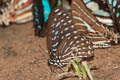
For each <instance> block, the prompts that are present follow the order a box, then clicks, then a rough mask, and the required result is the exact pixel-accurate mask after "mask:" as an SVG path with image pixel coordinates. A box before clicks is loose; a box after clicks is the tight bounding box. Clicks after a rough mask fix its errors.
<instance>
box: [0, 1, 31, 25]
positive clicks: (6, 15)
mask: <svg viewBox="0 0 120 80" xmlns="http://www.w3.org/2000/svg"><path fill="white" fill-rule="evenodd" d="M5 5H6V6H4V7H2V8H0V11H1V15H0V17H1V21H0V23H1V25H5V26H8V25H10V23H26V22H28V21H31V20H32V19H33V17H32V5H33V4H32V0H9V1H7V2H6V3H5Z"/></svg>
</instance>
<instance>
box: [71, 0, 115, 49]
mask: <svg viewBox="0 0 120 80" xmlns="http://www.w3.org/2000/svg"><path fill="white" fill-rule="evenodd" d="M72 15H73V21H74V23H75V26H77V28H78V29H84V30H88V32H89V34H88V36H87V37H88V38H89V39H92V41H93V43H95V45H99V43H100V44H103V46H106V47H110V39H112V38H114V36H113V35H114V34H115V33H114V32H112V31H111V30H109V29H108V27H107V26H105V25H103V24H102V23H100V22H99V21H98V20H97V18H96V17H95V16H94V15H93V14H91V13H90V11H89V10H88V9H87V8H86V6H85V4H84V3H83V2H82V1H81V0H73V1H72ZM95 36H98V37H95ZM96 39H97V40H96ZM97 43H98V44H97ZM104 44H105V45H104ZM98 47H99V46H98Z"/></svg>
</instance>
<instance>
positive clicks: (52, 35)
mask: <svg viewBox="0 0 120 80" xmlns="http://www.w3.org/2000/svg"><path fill="white" fill-rule="evenodd" d="M67 25H69V26H67ZM72 28H74V25H73V23H72V19H71V16H70V14H69V13H68V12H66V10H64V9H63V8H62V7H57V8H55V9H54V10H53V12H52V13H51V14H50V17H49V20H48V45H50V46H49V47H48V48H50V49H49V50H50V52H51V53H55V52H56V50H57V46H58V45H59V44H60V42H61V41H62V40H63V39H64V37H65V36H63V35H67V37H68V36H69V35H70V34H67V31H68V30H70V29H72ZM55 56H56V55H55Z"/></svg>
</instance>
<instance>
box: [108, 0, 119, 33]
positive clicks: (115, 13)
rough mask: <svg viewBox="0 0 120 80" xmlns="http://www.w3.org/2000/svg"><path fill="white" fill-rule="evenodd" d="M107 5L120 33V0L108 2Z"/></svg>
mask: <svg viewBox="0 0 120 80" xmlns="http://www.w3.org/2000/svg"><path fill="white" fill-rule="evenodd" d="M107 3H108V7H109V9H110V12H111V14H112V17H113V20H114V23H115V24H116V26H117V29H119V32H120V0H107Z"/></svg>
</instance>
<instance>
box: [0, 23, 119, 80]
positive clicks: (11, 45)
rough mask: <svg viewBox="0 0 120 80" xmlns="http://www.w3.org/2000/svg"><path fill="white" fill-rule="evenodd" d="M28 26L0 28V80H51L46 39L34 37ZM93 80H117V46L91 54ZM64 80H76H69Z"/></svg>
mask: <svg viewBox="0 0 120 80" xmlns="http://www.w3.org/2000/svg"><path fill="white" fill-rule="evenodd" d="M32 26H33V24H32V22H30V23H27V24H22V25H12V26H10V27H8V28H0V80H53V78H51V74H52V73H51V71H50V68H49V66H48V65H47V60H48V59H49V57H48V53H47V49H46V38H38V37H35V36H34V29H33V27H32ZM90 64H91V66H96V67H97V68H98V69H97V70H93V71H92V74H93V76H94V78H95V80H120V46H113V47H111V48H108V49H98V50H95V57H94V60H93V61H91V62H90ZM64 80H77V79H73V78H69V79H64Z"/></svg>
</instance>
